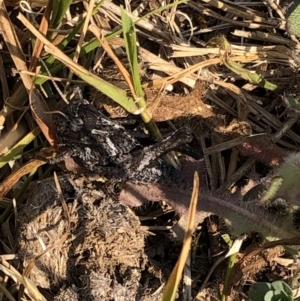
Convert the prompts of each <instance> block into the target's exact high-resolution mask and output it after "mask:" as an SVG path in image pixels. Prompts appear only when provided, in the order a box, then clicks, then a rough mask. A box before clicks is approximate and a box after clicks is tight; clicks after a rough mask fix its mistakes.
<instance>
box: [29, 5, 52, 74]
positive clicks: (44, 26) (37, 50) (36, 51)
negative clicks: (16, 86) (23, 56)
mask: <svg viewBox="0 0 300 301" xmlns="http://www.w3.org/2000/svg"><path fill="white" fill-rule="evenodd" d="M52 5H53V0H49V1H48V4H47V6H46V9H45V11H44V15H43V18H42V21H41V24H40V27H39V31H40V32H41V33H42V34H44V35H46V34H47V31H48V26H49V19H50V15H51V10H52ZM43 46H44V44H43V43H42V41H40V40H37V41H36V43H35V45H34V48H33V50H32V60H31V62H30V66H29V70H30V71H34V70H36V66H37V63H38V59H39V57H40V54H41V52H42V50H43Z"/></svg>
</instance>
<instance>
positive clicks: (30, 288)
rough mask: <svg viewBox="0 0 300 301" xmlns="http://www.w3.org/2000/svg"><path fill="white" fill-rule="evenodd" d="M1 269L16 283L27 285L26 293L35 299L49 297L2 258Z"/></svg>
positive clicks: (38, 300)
mask: <svg viewBox="0 0 300 301" xmlns="http://www.w3.org/2000/svg"><path fill="white" fill-rule="evenodd" d="M0 261H1V264H0V270H1V271H2V272H3V273H4V274H6V275H7V276H9V277H10V278H12V279H13V280H14V281H15V282H16V283H18V284H22V285H23V286H24V287H25V293H26V294H27V295H28V296H29V297H30V298H31V299H32V300H34V301H47V299H46V298H45V297H44V296H43V295H42V294H41V293H40V292H39V290H38V289H37V287H36V285H35V284H34V283H33V282H32V281H31V280H30V279H28V278H26V277H24V276H23V275H21V274H20V273H19V272H18V271H17V270H16V269H15V268H14V267H13V266H12V265H10V264H9V263H8V262H6V261H5V260H4V259H3V258H1V260H0Z"/></svg>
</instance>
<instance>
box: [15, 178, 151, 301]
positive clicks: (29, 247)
mask: <svg viewBox="0 0 300 301" xmlns="http://www.w3.org/2000/svg"><path fill="white" fill-rule="evenodd" d="M94 180H95V179H94ZM71 182H72V183H73V184H75V188H76V189H78V190H77V191H76V190H74V187H73V186H72V185H71V184H70V183H69V182H68V180H67V179H66V178H65V177H61V178H60V185H61V187H62V191H63V196H64V198H65V199H66V200H67V201H68V210H69V216H70V235H69V236H68V239H67V240H66V241H65V243H64V244H63V245H59V244H58V243H57V242H58V241H59V239H60V238H61V237H62V236H63V235H64V234H65V233H66V231H67V228H68V221H67V219H66V217H65V214H64V210H63V209H62V204H61V202H60V201H59V198H58V194H57V191H56V189H55V184H54V181H53V180H52V179H50V180H44V181H42V182H40V183H39V184H38V185H37V186H36V189H35V190H34V191H33V192H32V196H31V197H29V198H28V202H27V204H26V206H25V207H24V209H23V210H22V211H21V212H20V215H19V225H20V230H19V234H18V238H17V239H18V242H19V256H20V258H21V259H22V261H23V264H24V266H26V265H27V264H28V263H29V262H30V261H31V260H32V259H34V258H37V257H38V256H39V255H40V254H41V253H43V251H44V249H45V247H50V246H54V248H53V249H52V250H51V251H49V252H47V253H46V254H44V255H43V256H41V257H39V258H38V259H36V261H35V266H34V268H33V269H32V271H31V273H30V275H29V278H30V279H32V280H33V281H34V282H35V284H36V285H38V286H40V287H42V288H44V289H51V291H52V292H57V296H56V297H55V298H56V299H55V300H65V299H63V298H64V297H66V296H72V298H71V299H72V300H74V301H76V300H107V301H108V300H111V299H112V298H113V297H114V296H119V297H120V298H125V299H124V300H134V299H135V297H136V294H137V292H138V288H139V279H140V276H141V270H142V269H143V268H144V264H145V262H146V259H145V256H144V253H143V251H144V238H145V234H146V233H145V231H143V229H141V228H140V223H139V220H138V218H137V217H136V216H135V215H134V214H133V212H132V211H131V210H130V209H128V208H126V207H125V206H124V205H122V204H120V203H118V202H116V201H114V200H113V199H111V198H108V197H105V194H103V193H101V190H100V189H99V188H100V187H99V182H97V180H95V182H90V183H89V180H88V179H87V178H83V177H81V178H74V179H73V180H71ZM120 254H122V256H120ZM74 279H76V281H75V280H74ZM70 284H72V285H71V286H70ZM129 288H130V289H129ZM71 299H70V300H71ZM68 300H69V299H68Z"/></svg>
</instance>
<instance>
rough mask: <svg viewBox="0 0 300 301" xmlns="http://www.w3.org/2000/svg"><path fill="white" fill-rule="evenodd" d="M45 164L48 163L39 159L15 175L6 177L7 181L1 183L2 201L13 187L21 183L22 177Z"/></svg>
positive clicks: (23, 167)
mask: <svg viewBox="0 0 300 301" xmlns="http://www.w3.org/2000/svg"><path fill="white" fill-rule="evenodd" d="M44 164H46V161H42V160H37V159H34V160H31V161H29V162H28V163H26V164H25V165H23V166H22V167H21V168H19V169H18V170H16V171H15V172H14V173H12V174H10V175H9V176H8V177H6V178H5V180H4V181H3V182H2V183H0V199H1V200H2V198H3V196H5V195H6V194H7V193H8V192H9V191H10V190H11V189H12V187H13V186H14V185H15V184H16V183H17V182H18V181H19V179H20V178H21V177H23V176H24V175H27V174H29V173H30V172H31V171H32V170H33V169H35V168H38V167H39V166H42V165H44Z"/></svg>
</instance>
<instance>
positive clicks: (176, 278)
mask: <svg viewBox="0 0 300 301" xmlns="http://www.w3.org/2000/svg"><path fill="white" fill-rule="evenodd" d="M198 193H199V175H198V173H197V172H195V174H194V185H193V192H192V197H191V203H190V208H189V213H188V218H187V229H186V232H185V238H184V241H183V246H182V251H181V254H180V257H179V259H178V261H177V263H176V266H175V267H174V269H173V271H172V273H171V275H170V277H169V280H168V282H167V284H166V287H165V291H164V296H163V301H171V300H175V295H176V291H177V288H178V285H179V282H180V279H181V277H182V272H183V268H184V265H185V263H186V260H187V257H188V255H189V252H190V248H191V243H192V233H193V231H194V227H195V216H196V208H197V203H198Z"/></svg>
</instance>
